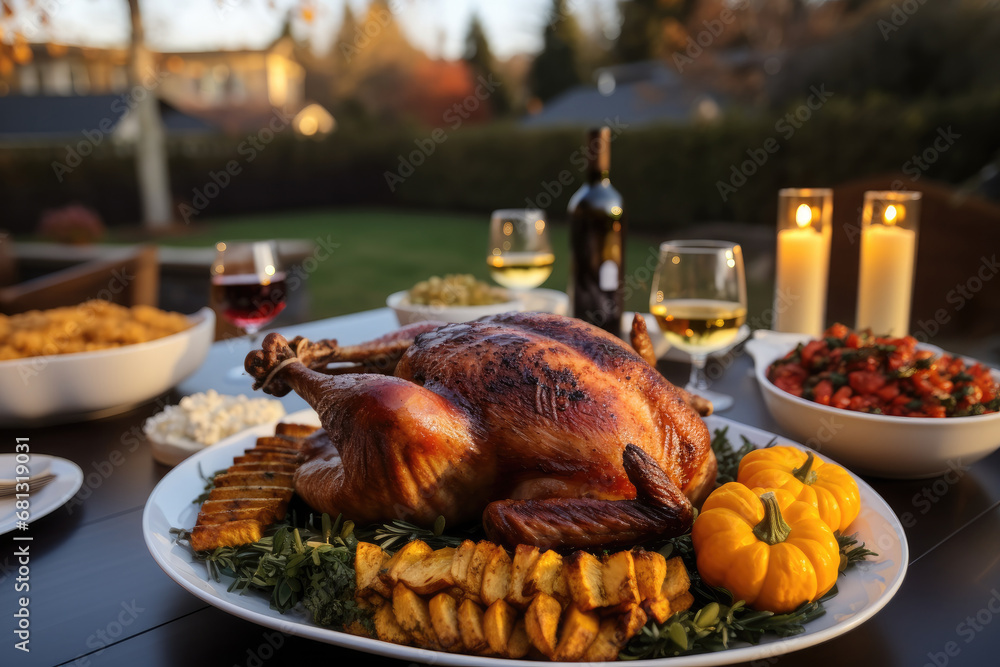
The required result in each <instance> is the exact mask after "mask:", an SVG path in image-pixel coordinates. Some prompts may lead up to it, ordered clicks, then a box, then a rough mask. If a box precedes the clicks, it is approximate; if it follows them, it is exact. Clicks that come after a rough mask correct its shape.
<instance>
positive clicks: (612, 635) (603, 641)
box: [583, 617, 625, 662]
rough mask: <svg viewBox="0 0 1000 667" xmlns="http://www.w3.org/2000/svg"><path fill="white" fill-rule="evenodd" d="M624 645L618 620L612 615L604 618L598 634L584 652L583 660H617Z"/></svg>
mask: <svg viewBox="0 0 1000 667" xmlns="http://www.w3.org/2000/svg"><path fill="white" fill-rule="evenodd" d="M624 647H625V642H624V641H621V638H620V636H619V633H618V620H617V619H616V618H612V617H608V618H603V619H601V625H600V628H599V629H598V630H597V636H596V637H594V641H592V642H590V646H588V647H587V650H586V651H584V653H583V660H584V661H585V662H609V661H611V660H616V659H617V658H618V654H619V653H621V650H622V648H624Z"/></svg>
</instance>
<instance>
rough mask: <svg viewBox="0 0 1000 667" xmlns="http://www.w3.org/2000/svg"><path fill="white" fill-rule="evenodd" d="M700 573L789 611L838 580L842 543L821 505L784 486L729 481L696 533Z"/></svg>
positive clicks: (756, 602)
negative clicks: (798, 497)
mask: <svg viewBox="0 0 1000 667" xmlns="http://www.w3.org/2000/svg"><path fill="white" fill-rule="evenodd" d="M691 538H692V542H693V543H694V549H695V554H696V556H697V559H698V571H699V572H700V573H701V578H702V580H704V581H705V583H707V584H709V585H711V586H721V587H723V588H726V589H727V590H729V592H730V593H732V595H733V599H734V600H746V602H747V604H748V605H750V606H751V607H753V608H754V609H758V610H766V611H772V612H774V613H778V614H781V613H786V612H790V611H792V610H794V609H795V608H796V607H798V606H799V605H800V604H802V603H804V602H815V601H816V600H818V599H819V598H820V597H822V596H823V595H824V594H825V593H826V592H827V591H829V590H830V589H831V588H833V585H834V584H835V583H836V582H837V569H838V566H839V565H840V549H839V547H838V545H837V539H836V538H835V537H834V535H833V531H832V530H830V527H829V526H827V525H826V523H825V522H824V521H823V520H822V519H821V518H820V516H819V513H818V512H817V511H816V508H815V507H813V506H812V505H809V504H808V503H804V502H801V501H799V500H796V499H795V497H794V496H792V494H791V493H789V492H788V491H785V490H783V489H761V488H755V489H750V488H748V487H746V486H744V485H742V484H739V483H737V482H730V483H728V484H725V485H723V486H721V487H719V488H718V489H716V490H715V491H713V492H712V494H711V495H710V496H709V497H708V499H707V500H705V504H704V505H703V506H702V510H701V513H700V514H699V515H698V518H697V519H695V522H694V527H693V528H692V531H691Z"/></svg>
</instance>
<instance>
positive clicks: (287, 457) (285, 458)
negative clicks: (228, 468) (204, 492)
mask: <svg viewBox="0 0 1000 667" xmlns="http://www.w3.org/2000/svg"><path fill="white" fill-rule="evenodd" d="M263 461H274V462H277V463H292V464H297V463H298V461H299V457H298V456H297V455H296V454H284V453H282V452H259V451H256V450H253V449H251V450H250V453H249V454H243V455H242V456H234V457H233V463H234V464H235V463H260V462H263Z"/></svg>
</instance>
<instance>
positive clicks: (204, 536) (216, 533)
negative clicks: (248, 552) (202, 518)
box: [191, 520, 264, 551]
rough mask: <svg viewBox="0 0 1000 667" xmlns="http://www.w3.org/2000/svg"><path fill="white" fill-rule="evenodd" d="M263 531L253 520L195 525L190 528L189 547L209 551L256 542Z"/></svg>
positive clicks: (257, 522)
mask: <svg viewBox="0 0 1000 667" xmlns="http://www.w3.org/2000/svg"><path fill="white" fill-rule="evenodd" d="M263 533H264V527H263V526H262V525H261V523H260V522H259V521H253V520H240V521H229V522H227V523H217V524H206V525H200V526H195V527H194V528H192V529H191V548H192V549H194V550H195V551H210V550H213V549H218V548H219V547H236V546H239V545H241V544H249V543H251V542H256V541H257V540H259V539H260V538H261V536H262V535H263Z"/></svg>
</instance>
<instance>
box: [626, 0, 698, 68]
mask: <svg viewBox="0 0 1000 667" xmlns="http://www.w3.org/2000/svg"><path fill="white" fill-rule="evenodd" d="M697 4H698V0H622V1H621V2H619V3H618V11H619V13H620V14H621V18H622V26H621V32H620V33H619V35H618V39H617V41H615V47H614V52H615V55H616V56H617V58H618V60H619V61H621V62H626V63H628V62H637V61H642V60H651V59H653V58H665V57H667V56H668V55H669V54H670V53H671V52H673V51H675V50H677V49H678V48H680V44H678V43H677V42H678V38H679V36H680V33H681V32H682V31H679V30H678V28H679V26H680V25H681V24H684V23H685V22H686V21H687V18H688V16H689V15H690V14H691V13H692V11H693V10H694V8H695V5H697Z"/></svg>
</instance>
